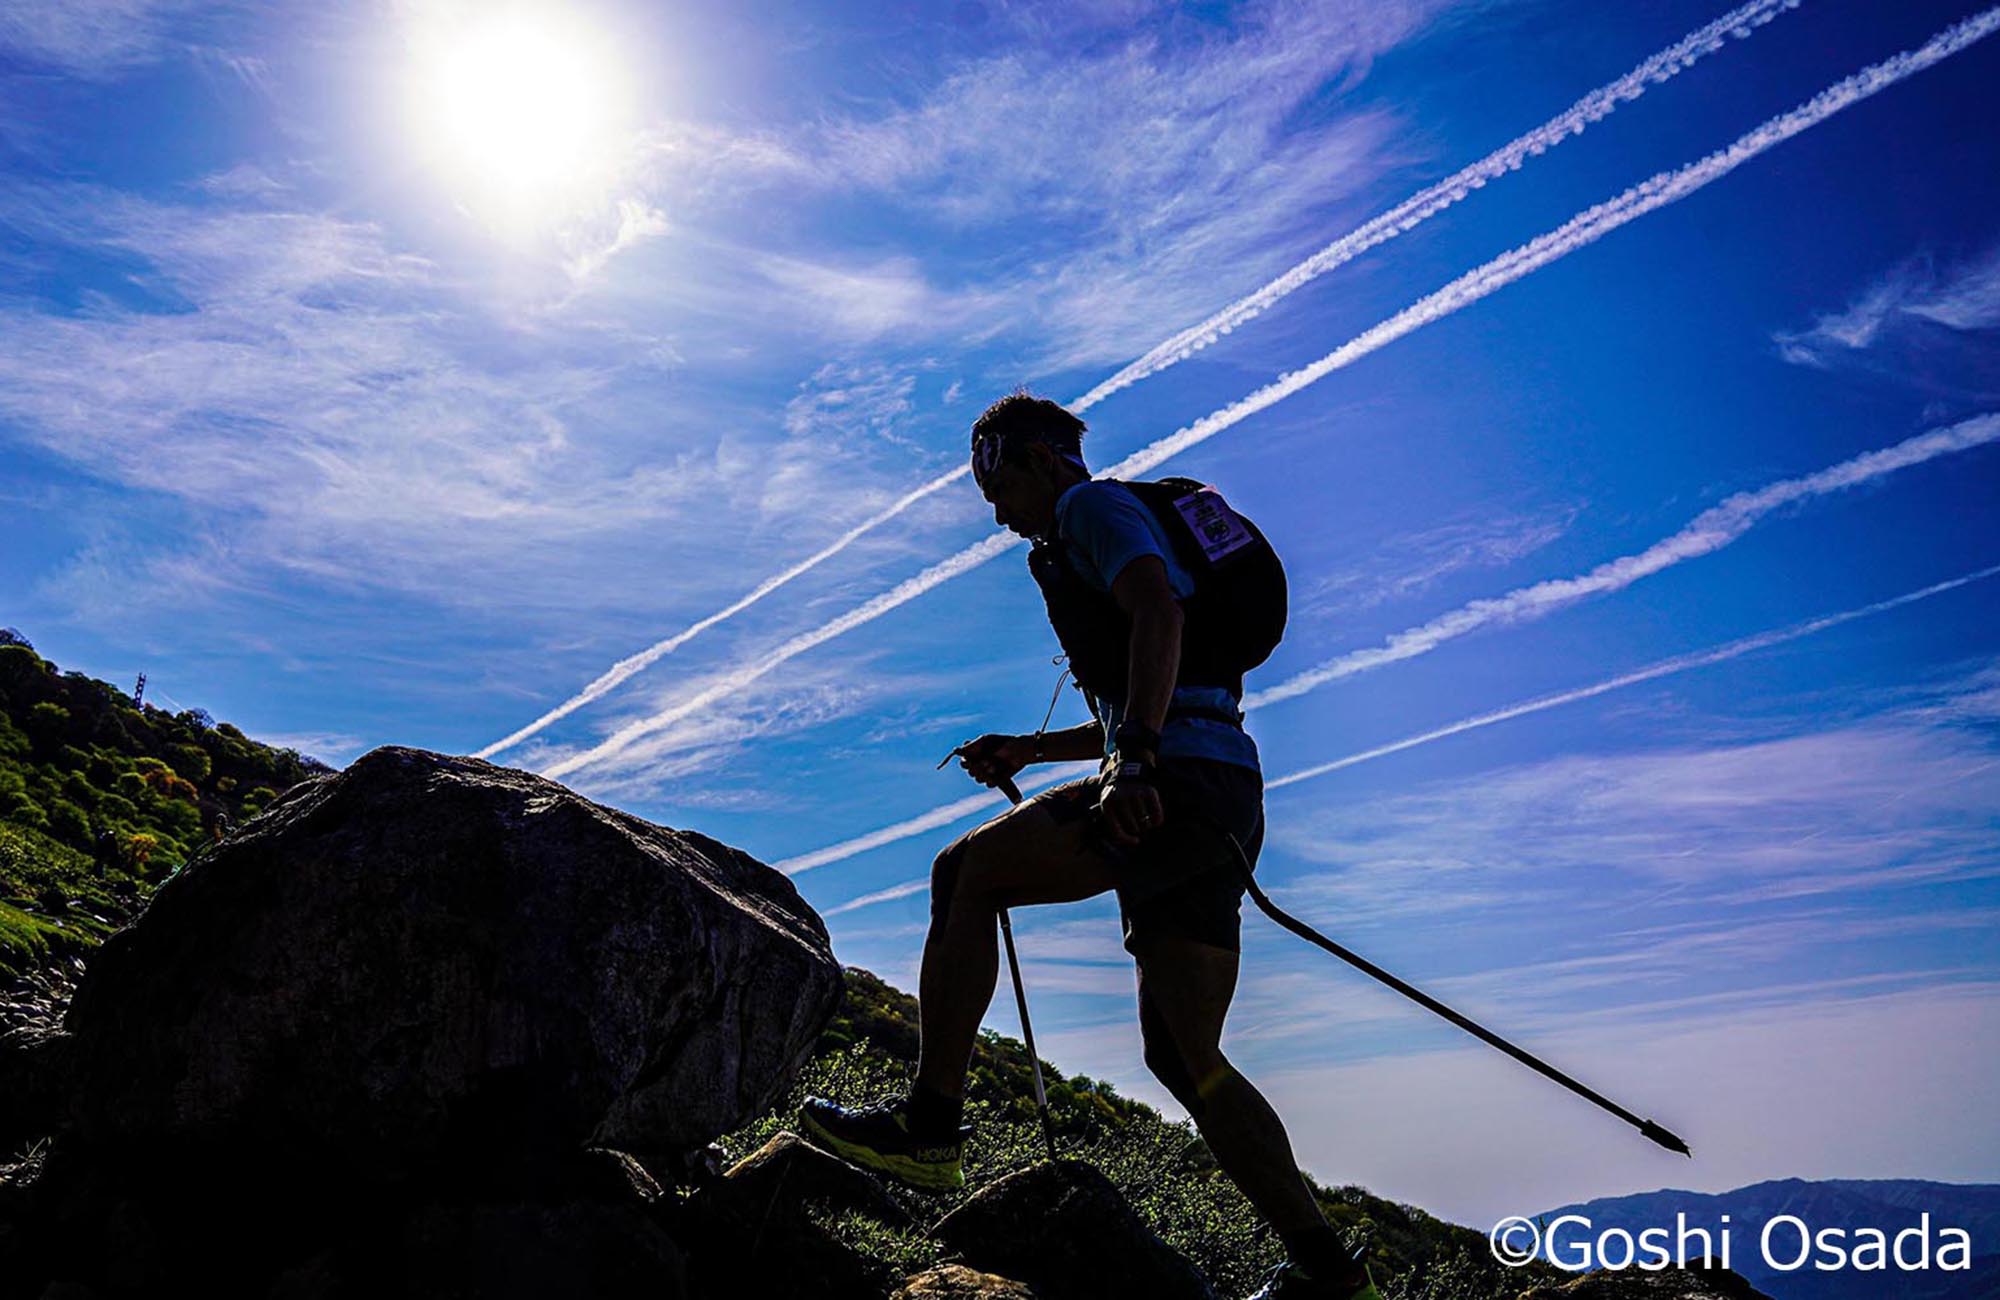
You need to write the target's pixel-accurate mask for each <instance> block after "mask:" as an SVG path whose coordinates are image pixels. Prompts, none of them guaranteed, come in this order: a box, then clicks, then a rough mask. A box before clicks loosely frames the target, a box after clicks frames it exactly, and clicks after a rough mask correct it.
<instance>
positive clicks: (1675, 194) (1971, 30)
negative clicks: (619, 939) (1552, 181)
mask: <svg viewBox="0 0 2000 1300" xmlns="http://www.w3.org/2000/svg"><path fill="white" fill-rule="evenodd" d="M1996 30H2000V6H1996V7H1994V8H1991V9H1987V10H1985V11H1984V12H1982V13H1979V14H1977V15H1975V16H1973V17H1971V18H1968V19H1966V20H1964V21H1963V22H1960V23H1957V24H1955V25H1953V26H1952V27H1950V28H1947V29H1946V30H1945V31H1943V32H1941V33H1939V34H1938V35H1937V36H1935V37H1933V38H1932V39H1931V40H1930V41H1929V42H1927V43H1926V44H1924V45H1923V46H1921V47H1920V48H1918V49H1915V50H1908V51H1905V52H1904V53H1902V54H1898V55H1896V56H1895V57H1894V58H1891V59H1885V60H1884V61H1882V62H1881V63H1877V64H1874V65H1872V66H1870V67H1868V68H1865V69H1863V70H1862V71H1861V72H1858V73H1856V74H1855V75H1854V76H1852V77H1849V78H1847V79H1846V80H1844V81H1840V82H1837V83H1835V84H1834V85H1833V86H1830V87H1828V88H1827V89H1826V90H1824V91H1821V92H1820V93H1819V94H1818V95H1816V96H1814V97H1813V98H1812V99H1811V100H1810V101H1808V102H1807V103H1805V104H1803V105H1801V106H1799V107H1798V108H1795V109H1793V110H1792V111H1791V112H1789V113H1784V114H1781V115H1780V116H1778V117H1775V118H1772V119H1771V120H1770V121H1768V122H1766V123H1764V125H1762V126H1760V127H1758V128H1757V129H1756V130H1754V131H1752V132H1750V133H1749V134H1748V135H1745V136H1743V137H1742V138H1741V139H1739V140H1737V141H1736V143H1734V144H1732V145H1730V146H1729V147H1728V148H1726V149H1722V150H1718V151H1717V152H1715V153H1712V154H1710V155H1709V156H1708V157H1706V158H1703V159H1701V160H1700V161H1698V162H1693V163H1689V164H1688V165H1687V166H1685V167H1682V168H1680V169H1679V170H1677V171H1672V172H1661V173H1660V174H1659V175H1657V176H1654V177H1652V178H1651V179H1649V180H1647V181H1644V182H1642V183H1641V184H1638V185H1635V186H1633V187H1632V188H1631V189H1628V190H1626V191H1625V192H1624V193H1623V194H1620V195H1619V196H1618V197H1617V198H1614V199H1611V200H1609V201H1608V202H1605V203H1600V204H1598V205H1597V206H1596V207H1594V208H1591V209H1589V210H1588V211H1586V212H1583V213H1581V214H1579V215H1578V216H1576V217H1573V218H1571V219H1570V220H1569V221H1568V222H1565V223H1564V224H1563V225H1562V226H1561V227H1560V228H1558V229H1556V230H1553V231H1550V232H1549V233H1547V234H1545V235H1542V236H1540V237H1538V238H1536V239H1534V240H1532V241H1531V242H1529V243H1527V244H1523V245H1522V246H1521V247H1519V248H1516V249H1513V250H1512V251H1510V252H1507V253H1503V254H1501V255H1500V256H1499V257H1496V258H1494V259H1493V260H1492V261H1490V262H1488V263H1486V264H1485V265H1483V266H1481V267H1479V268H1477V269H1476V270H1473V271H1470V272H1467V273H1466V274H1465V275H1462V276H1460V277H1459V278H1458V279H1456V280H1454V281H1452V282H1451V283H1450V284H1448V285H1446V286H1445V287H1444V288H1442V289H1440V290H1438V291H1437V292H1436V293H1433V294H1431V295H1429V296H1428V297H1425V298H1423V299H1421V300H1419V301H1418V302H1416V303H1414V304H1412V305H1411V306H1409V307H1406V308H1404V309H1403V310H1402V311H1400V312H1398V313H1396V314H1395V315H1394V316H1391V317H1390V318H1389V319H1387V320H1385V321H1383V322H1382V323H1380V324H1379V325H1376V326H1374V327H1373V328H1371V329H1369V330H1366V331H1364V332H1363V333H1361V334H1360V335H1357V336H1356V337H1355V338H1353V339H1351V340H1349V341H1348V342H1346V343H1343V344H1342V345H1341V346H1340V347H1338V348H1336V349H1334V350H1333V351H1332V352H1329V353H1328V354H1327V355H1326V356H1324V357H1321V358H1320V359H1319V360H1318V361H1315V362H1313V363H1312V364H1311V365H1308V366H1305V367H1303V368H1301V369H1299V370H1294V371H1292V372H1291V373H1289V374H1286V375H1283V376H1280V377H1279V378H1278V379H1276V380H1274V381H1273V382H1271V383H1269V384H1266V385H1265V386H1264V387H1262V388H1260V389H1258V390H1257V391H1256V392H1254V393H1252V394H1250V395H1249V396H1248V397H1245V398H1243V399H1241V400H1240V401H1237V402H1234V403H1232V404H1230V405H1228V406H1225V407H1223V408H1221V409H1220V410H1218V411H1214V412H1211V413H1210V414H1208V415H1206V416H1203V417H1202V418H1201V419H1199V420H1197V421H1195V422H1194V423H1193V424H1190V425H1188V426H1186V427H1185V428H1182V429H1180V430H1177V431H1176V432H1174V433H1172V434H1169V435H1168V436H1167V437H1165V438H1161V439H1160V440H1158V441H1157V442H1154V443H1151V444H1150V445H1148V446H1146V447H1143V448H1141V449H1140V450H1138V451H1136V452H1134V453H1133V454H1132V455H1130V456H1127V457H1126V458H1125V459H1124V460H1122V461H1119V462H1118V463H1117V464H1116V465H1113V466H1112V467H1111V468H1110V469H1109V470H1107V471H1106V474H1107V476H1109V477H1112V478H1119V477H1126V476H1130V475H1133V474H1141V473H1144V472H1146V471H1148V470H1150V469H1152V468H1154V467H1155V466H1157V465H1159V464H1160V463H1161V462H1163V461H1165V460H1167V459H1169V458H1171V457H1173V456H1176V455H1178V454H1179V453H1181V452H1183V451H1186V450H1188V449H1189V448H1191V447H1194V446H1196V445H1198V444H1200V443H1203V442H1206V441H1208V440H1209V439H1210V438H1213V437H1214V436H1215V435H1216V434H1218V433H1221V432H1222V431H1223V430H1225V429H1228V428H1230V427H1231V426H1232V425H1235V424H1238V423H1240V422H1242V421H1243V420H1245V419H1247V418H1249V417H1250V416H1252V415H1255V414H1257V413H1258V412H1259V411H1262V410H1264V409H1266V408H1267V407H1270V406H1274V405H1276V404H1277V403H1278V402H1281V401H1283V400H1284V399H1285V398H1287V397H1290V396H1291V395H1292V394H1294V393H1297V392H1299V391H1300V390H1302V389H1305V388H1308V387H1310V386H1311V385H1313V384H1315V383H1317V382H1319V381H1320V380H1321V379H1324V378H1326V376H1328V375H1330V374H1332V373H1333V372H1334V371H1336V370H1340V369H1343V368H1345V367H1347V366H1350V365H1352V364H1354V363H1355V362H1356V361H1359V360H1360V359H1361V358H1363V357H1365V356H1367V355H1369V354H1370V353H1372V352H1375V351H1377V350H1378V349H1380V348H1382V347H1384V346H1386V345H1388V344H1389V343H1392V342H1394V341H1395V340H1397V339H1399V338H1402V337H1403V336H1404V335H1406V334H1410V333H1413V332H1414V331H1416V330H1419V329H1421V328H1423V327H1424V326H1425V325H1429V324H1431V323H1432V322H1434V321H1437V320H1441V319H1443V318H1444V317H1446V316H1449V315H1451V314H1452V313H1453V312H1456V311H1460V310H1462V309H1464V308H1466V307H1469V306H1471V305H1472V304H1473V303H1475V302H1478V301H1479V300H1480V299H1482V298H1485V297H1486V296H1487V295H1489V294H1492V293H1494V292H1496V291H1498V290H1500V289H1502V288H1505V287H1506V286H1507V285H1510V284H1512V283H1514V282H1515V281H1516V280H1519V279H1521V278H1522V277H1524V276H1526V275H1529V274H1530V273H1532V272H1534V271H1536V270H1539V269H1540V268H1542V267H1544V266H1547V265H1548V264H1549V263H1551V262H1554V261H1557V260H1558V259H1560V258H1563V257H1567V256H1568V255H1569V254H1571V253H1574V252H1576V251H1577V250H1578V249H1580V248H1584V247H1587V246H1588V245H1590V244H1593V243H1595V242H1597V241H1598V240H1599V239H1602V238H1603V237H1604V236H1605V235H1608V234H1610V233H1611V232H1612V231H1613V230H1616V229H1618V228H1619V227H1620V226H1623V225H1625V224H1626V223H1628V222H1631V221H1634V220H1636V219H1638V218H1639V217H1642V216H1644V215H1646V214H1647V213H1649V212H1654V211H1657V210H1658V209H1660V208H1663V207H1665V206H1666V205H1668V204H1670V203H1673V202H1676V201H1677V200H1680V199H1683V198H1686V197H1687V196H1688V195H1690V194H1692V193H1694V192H1695V191H1696V190H1699V189H1701V188H1702V187H1703V186H1706V185H1709V184H1711V183H1713V182H1715V181H1717V180H1720V179H1721V178H1722V177H1724V176H1726V175H1728V174H1729V173H1730V172H1733V171H1735V170H1736V169H1737V168H1738V167H1741V166H1742V165H1743V164H1744V163H1746V162H1748V161H1750V160H1751V159H1752V158H1755V157H1757V156H1758V155H1760V154H1762V153H1764V152H1766V151H1768V150H1769V149H1771V148H1773V147H1774V146H1776V145H1778V144H1781V143H1783V142H1784V141H1786V140H1789V139H1791V138H1792V137H1793V136H1795V135H1798V134H1799V133H1801V132H1803V131H1805V130H1807V129H1809V128H1811V127H1813V126H1815V125H1817V124H1819V123H1821V122H1824V121H1825V120H1826V119H1827V118H1829V117H1832V116H1833V115H1834V114H1836V113H1838V112H1840V111H1841V110H1842V109H1846V108H1851V107H1852V106H1854V105H1855V104H1858V103H1860V102H1861V101H1862V100H1864V99H1867V98H1868V97H1870V96H1872V95H1875V94H1877V93H1878V92H1880V91H1883V90H1886V89H1888V88H1889V87H1890V86H1893V85H1895V84H1896V83H1897V82H1899V81H1902V80H1904V79H1905V78H1907V77H1910V76H1913V75H1915V74H1916V73H1918V72H1921V71H1923V70H1924V69H1926V68H1929V67H1931V66H1933V65H1934V64H1936V63H1938V62H1940V61H1942V60H1944V59H1946V58H1949V57H1950V56H1951V55H1953V54H1956V53H1958V52H1959V51H1960V50H1962V49H1964V48H1966V47H1967V46H1968V45H1971V44H1973V43H1974V42H1975V41H1978V40H1980V39H1982V38H1984V37H1986V36H1990V35H1992V34H1993V32H1994V31H1996ZM1019 542H1020V539H1019V538H1017V537H1014V536H1011V535H1009V534H1005V533H1002V534H996V535H994V536H991V537H988V538H987V539H986V540H984V541H982V542H978V543H976V544H974V545H972V546H970V547H967V548H966V549H965V550H963V551H960V552H959V553H958V554H957V555H954V556H952V557H951V558H950V559H948V560H945V561H943V562H942V563H939V564H935V565H932V566H931V567H930V568H928V569H926V570H924V572H922V573H920V574H918V575H917V576H916V577H914V578H910V579H907V580H905V581H904V582H902V583H900V584H898V585H897V586H896V587H895V588H893V589H892V590H890V591H887V592H884V593H882V594H881V595H878V596H876V597H874V598H873V599H871V600H869V601H868V602H867V603H866V604H864V605H861V606H859V607H857V608H855V609H852V610H849V611H848V612H847V613H845V614H842V615H841V616H840V617H839V618H836V619H834V620H833V621H832V622H831V623H828V624H825V625H824V626H822V627H819V628H815V629H814V630H812V631H810V632H805V633H801V634H800V635H798V636H795V637H793V638H792V639H791V640H789V641H787V642H785V643H784V644H783V645H781V646H779V647H778V648H777V649H776V650H773V651H771V652H770V653H769V654H766V655H764V656H763V657H762V658H759V659H757V660H755V661H753V662H751V663H749V664H745V665H742V666H740V667H738V668H735V669H732V670H730V671H728V672H727V673H725V674H723V675H722V676H721V677H720V678H719V679H718V680H717V681H716V682H714V683H713V684H711V685H710V686H708V687H707V688H706V689H704V690H703V691H702V692H701V693H699V694H697V695H695V696H694V697H692V698H691V699H689V700H686V701H683V702H682V703H680V704H676V705H674V706H673V707H671V708H669V709H666V710H664V711H662V712H661V713H658V714H655V715H653V716H652V717H649V718H642V719H640V720H638V721H636V722H633V723H629V724H627V725H626V726H624V727H621V728H619V730H618V731H616V732H614V733H613V734H612V735H611V736H609V737H607V738H606V739H605V740H603V741H601V742H599V743H598V744H597V745H594V746H592V747H591V748H590V749H587V750H584V751H582V752H580V753H577V754H574V755H572V756H570V757H569V758H566V759H564V760H562V761H561V762H560V763H557V764H556V765H555V766H553V767H550V768H547V769H545V770H544V772H543V775H545V776H550V777H560V776H564V775H567V774H568V773H570V772H574V771H576V770H577V769H578V768H581V767H584V766H587V765H589V764H591V763H595V762H599V761H601V760H603V759H605V758H608V757H610V756H612V755H614V754H617V753H619V752H621V751H622V750H624V749H626V748H627V747H629V746H630V745H631V744H632V742H633V741H635V740H637V739H639V738H641V737H643V736H646V735H649V734H651V733H653V732H656V731H660V730H662V729H664V728H666V727H668V726H671V725H672V724H673V723H675V722H677V721H679V720H680V719H681V718H684V717H686V716H687V715H688V714H689V713H691V712H692V711H694V710H695V709H697V708H701V707H703V706H705V705H707V704H709V703H711V702H713V701H714V700H717V699H720V698H722V697H723V696H726V695H729V694H732V693H733V692H735V691H738V690H741V689H742V688H744V687H746V686H748V685H750V684H751V683H752V682H755V681H757V680H758V679H760V678H762V677H764V676H765V675H766V674H768V673H770V672H771V671H772V670H774V669H776V668H778V667H779V666H780V665H782V664H784V663H786V662H787V661H789V660H791V659H795V658H797V657H798V656H799V655H801V654H804V653H805V652H806V651H807V650H810V649H812V648H813V647H814V646H818V645H823V644H824V643H826V642H827V641H830V640H832V639H833V638H834V637H837V636H840V635H841V634H843V633H845V632H848V631H850V630H852V629H854V628H856V627H859V626H861V625H862V624H864V623H869V622H873V621H874V620H875V619H877V618H880V617H881V616H882V615H884V614H886V613H888V612H889V611H890V610H893V609H896V608H898V607H899V606H901V605H904V604H907V603H908V602H910V601H912V600H915V599H916V598H917V597H918V596H921V595H923V594H924V593H925V592H927V591H930V590H931V589H932V588H934V587H938V586H940V585H942V584H943V583H945V582H948V581H950V580H951V579H953V578H955V577H957V576H959V575H960V574H962V573H966V572H968V571H970V570H971V569H974V568H977V567H978V566H979V565H981V564H984V563H985V562H986V561H988V560H990V559H992V558H993V557H994V556H996V555H999V554H1000V553H1001V552H1003V551H1006V550H1008V549H1010V548H1011V547H1013V546H1016V545H1018V544H1019Z"/></svg>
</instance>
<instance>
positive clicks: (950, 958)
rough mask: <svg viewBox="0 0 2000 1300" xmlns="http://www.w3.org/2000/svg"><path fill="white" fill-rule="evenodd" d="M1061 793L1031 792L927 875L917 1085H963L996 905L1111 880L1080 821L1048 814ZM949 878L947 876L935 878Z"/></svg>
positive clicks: (988, 981) (1075, 894)
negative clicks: (946, 898)
mask: <svg viewBox="0 0 2000 1300" xmlns="http://www.w3.org/2000/svg"><path fill="white" fill-rule="evenodd" d="M1062 797H1064V796H1062V795H1049V796H1044V797H1042V798H1037V799H1031V800H1029V801H1028V802H1027V803H1024V804H1022V805H1021V806H1020V807H1018V808H1015V809H1013V810H1012V811H1010V812H1008V813H1006V814H1005V815H1004V816H1001V817H997V818H995V819H994V820H992V821H990V822H988V823H986V824H985V825H984V826H981V827H980V828H979V829H978V830H976V831H974V832H972V834H970V835H969V836H967V837H966V838H965V840H964V841H963V842H962V844H961V845H960V846H955V847H956V848H957V850H958V859H957V861H956V863H947V861H946V858H947V857H948V856H950V855H949V854H946V855H942V856H940V858H939V860H938V867H937V869H936V870H935V871H934V872H933V874H932V877H931V889H932V891H933V897H934V898H938V897H942V896H943V892H946V891H948V892H949V894H950V903H949V906H947V907H945V908H943V909H936V908H934V909H933V914H932V918H931V928H930V933H929V935H928V936H926V938H925V940H924V957H923V967H922V973H921V974H920V975H919V976H918V983H917V1016H918V1022H919V1027H920V1032H921V1040H920V1043H921V1046H920V1048H919V1052H918V1058H917V1086H918V1087H919V1088H924V1089H928V1090H930V1091H932V1092H934V1093H936V1094H938V1095H940V1096H943V1097H959V1096H962V1095H963V1094H964V1092H965V1072H966V1068H967V1066H968V1065H969V1064H970V1063H971V1060H972V1045H973V1043H974V1041H976V1039H977V1038H978V1035H979V1022H980V1021H981V1020H982V1019H984V1018H985V1016H986V1008H987V1006H988V1005H989V1004H990V1003H991V1002H992V1000H993V987H994V984H995V983H996V982H997V981H998V979H999V974H1000V955H999V940H998V937H997V936H996V934H995V928H996V925H997V922H998V918H999V915H1000V909H1001V908H1003V907H1024V906H1027V905H1029V904H1034V903H1071V902H1075V901H1077V900H1079V899H1084V898H1090V897H1092V896H1094V895H1097V894H1101V893H1103V892H1104V891H1105V890H1107V889H1110V888H1111V886H1112V878H1111V868H1110V866H1109V864H1107V863H1106V862H1105V861H1104V859H1103V858H1102V857H1100V856H1099V855H1098V854H1096V853H1095V852H1093V851H1091V850H1090V849H1089V848H1087V847H1086V845H1085V840H1084V824H1083V822H1082V820H1081V819H1073V820H1067V821H1065V820H1059V819H1058V818H1056V817H1054V816H1052V815H1051V814H1050V812H1049V807H1050V803H1051V801H1052V800H1054V799H1057V798H1062ZM947 875H949V876H951V877H953V878H952V879H948V880H947V879H943V878H942V877H945V876H947Z"/></svg>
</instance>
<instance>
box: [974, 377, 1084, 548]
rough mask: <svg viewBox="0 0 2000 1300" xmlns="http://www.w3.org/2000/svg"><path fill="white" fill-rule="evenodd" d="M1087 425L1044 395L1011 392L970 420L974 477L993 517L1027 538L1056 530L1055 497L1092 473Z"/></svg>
mask: <svg viewBox="0 0 2000 1300" xmlns="http://www.w3.org/2000/svg"><path fill="white" fill-rule="evenodd" d="M1083 430H1084V423H1083V421H1082V420H1079V419H1077V418H1076V417H1075V416H1074V415H1071V414H1070V413H1069V412H1068V411H1065V410H1064V409H1063V408H1062V407H1060V406H1058V405H1056V404H1055V403H1054V402H1051V401H1049V400H1048V399H1047V398H1045V397H1031V396H1030V395H1028V394H1027V393H1009V394H1008V395H1007V396H1005V397H1003V398H1001V399H1000V400H999V401H997V402H995V403H993V405H991V406H989V407H987V408H986V412H985V414H983V415H981V416H980V417H979V418H978V419H977V420H975V421H973V423H972V477H973V480H974V481H975V482H977V483H978V484H979V490H980V492H981V493H982V494H984V495H985V497H986V499H987V500H988V501H990V502H992V504H993V520H994V522H995V523H997V524H999V525H1000V526H1001V527H1003V528H1008V529H1011V530H1013V531H1014V532H1016V533H1019V534H1020V535H1021V536H1023V537H1046V536H1048V535H1049V534H1051V533H1053V532H1054V531H1055V526H1056V498H1057V497H1059V496H1061V495H1062V494H1063V492H1064V491H1066V490H1067V489H1068V488H1069V487H1070V486H1072V485H1073V484H1076V483H1081V482H1082V481H1083V480H1085V479H1087V478H1089V477H1090V470H1089V469H1087V468H1085V466H1084V463H1083Z"/></svg>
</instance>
